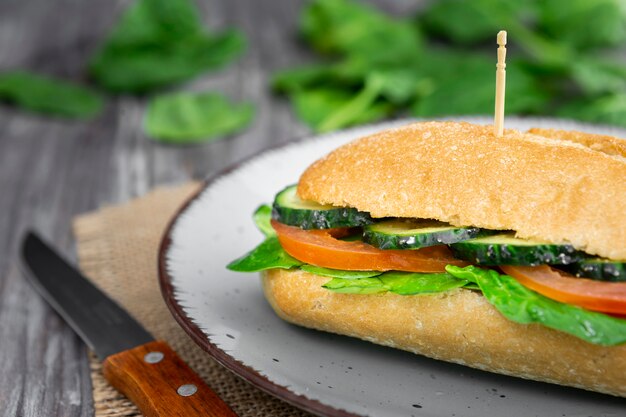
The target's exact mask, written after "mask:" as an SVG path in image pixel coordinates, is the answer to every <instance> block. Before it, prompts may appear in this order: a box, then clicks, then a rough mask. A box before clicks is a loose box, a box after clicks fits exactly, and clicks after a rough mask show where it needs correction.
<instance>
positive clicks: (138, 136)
mask: <svg viewBox="0 0 626 417" xmlns="http://www.w3.org/2000/svg"><path fill="white" fill-rule="evenodd" d="M129 3H130V1H128V0H91V1H84V0H53V1H49V0H30V1H20V0H1V1H0V71H1V70H6V69H13V68H26V69H31V70H36V71H40V72H43V73H47V74H50V75H54V76H59V77H64V78H67V79H69V80H74V81H77V82H85V81H86V79H87V77H86V74H85V72H84V68H85V62H86V60H87V58H88V57H89V55H90V53H92V52H93V50H94V48H96V47H97V45H98V44H99V42H101V40H102V38H103V36H104V35H105V33H106V32H107V30H108V29H109V28H110V27H111V25H112V24H113V22H114V21H115V20H116V18H117V17H118V16H119V14H120V13H121V12H122V11H123V8H124V7H125V6H126V5H128V4H129ZM197 3H198V5H199V6H200V8H201V10H202V13H203V17H204V20H205V22H206V24H207V25H208V26H209V27H211V28H215V29H219V28H224V27H229V26H236V27H239V28H241V29H242V30H243V31H244V32H245V33H246V36H247V38H248V40H249V47H248V50H247V52H246V54H245V55H244V56H243V57H242V58H241V59H239V60H238V61H237V62H236V63H235V64H234V65H232V66H230V67H228V68H226V69H224V70H221V71H219V72H216V73H209V74H206V75H205V76H202V77H199V78H198V79H196V80H194V81H192V82H190V83H188V84H186V85H183V86H181V88H182V89H186V90H216V91H220V92H223V93H225V94H227V95H229V96H231V97H232V98H233V99H235V100H242V99H246V100H250V101H253V102H254V103H255V104H256V105H257V108H258V111H257V118H256V120H255V121H254V122H253V124H252V126H251V128H250V129H249V130H247V131H246V132H243V133H242V134H240V135H238V136H235V137H231V138H227V139H225V140H222V141H218V142H214V143H208V144H201V145H197V146H189V147H172V146H163V145H161V144H158V143H155V142H153V141H150V140H149V139H147V138H146V137H145V136H144V135H143V133H142V130H141V120H142V115H143V109H144V106H145V101H144V100H142V99H137V98H133V97H126V96H123V97H117V98H113V99H111V100H110V101H109V102H108V104H107V107H106V109H105V111H104V112H103V113H102V114H101V115H100V116H99V117H97V118H95V119H93V120H91V121H88V122H76V121H65V120H62V119H51V118H45V117H40V116H35V115H31V114H28V113H23V112H20V111H18V110H15V109H13V108H11V107H9V106H5V105H2V104H0V416H2V417H14V416H24V417H46V416H71V417H84V416H91V415H92V414H93V404H92V398H91V386H90V379H89V365H88V362H87V356H86V351H85V348H84V347H83V344H82V342H81V341H80V340H79V339H78V338H77V337H76V336H75V335H74V334H73V332H72V331H71V330H70V329H69V328H68V327H67V326H66V325H65V324H64V323H63V322H62V320H61V319H60V318H59V317H58V316H57V315H56V314H55V313H54V312H53V311H52V310H51V309H50V308H49V307H48V306H47V305H46V304H45V303H44V302H43V301H42V300H41V299H40V298H39V296H38V295H37V294H36V293H35V292H34V291H33V290H32V289H31V288H30V287H29V285H28V283H27V282H26V281H25V279H24V277H23V276H22V274H21V272H20V270H19V264H18V262H17V256H16V254H17V245H18V242H19V239H20V237H21V236H22V234H23V233H24V231H25V230H26V229H27V228H31V227H32V228H35V229H37V230H38V231H39V232H40V233H41V234H42V236H43V237H45V238H46V239H47V240H48V241H50V242H53V243H54V244H55V246H56V247H57V248H59V249H60V250H61V251H62V252H63V253H64V255H65V256H66V257H67V258H68V259H71V260H75V258H76V257H75V255H74V248H73V238H72V236H71V228H70V225H71V219H72V218H73V217H74V216H75V215H77V214H79V213H84V212H87V211H90V210H94V209H96V208H97V207H99V206H102V205H106V204H115V203H118V202H122V201H126V200H128V199H130V198H133V197H136V196H139V195H141V194H143V193H145V192H146V191H147V190H149V189H150V188H152V187H153V186H155V185H157V184H164V183H178V182H182V181H186V180H188V179H190V178H195V179H201V178H203V177H205V176H207V175H210V174H212V173H215V172H217V171H219V170H221V169H223V168H224V167H226V166H228V165H230V164H232V163H233V162H235V161H238V160H241V159H243V158H245V157H248V156H250V155H252V154H255V153H257V152H258V151H259V150H261V149H263V148H265V147H268V146H272V145H275V144H280V143H285V142H287V141H289V140H291V139H293V138H296V137H300V136H303V135H304V134H307V133H308V129H307V128H306V127H304V126H303V125H302V124H300V123H299V122H297V121H296V120H295V118H294V116H293V114H292V112H291V109H290V106H289V105H288V103H287V102H286V101H285V100H283V99H282V98H277V97H274V96H273V95H272V94H271V93H270V91H269V89H268V79H269V76H270V75H271V74H272V73H273V72H274V71H275V70H277V69H279V68H283V67H287V66H292V65H296V64H299V63H303V62H306V61H308V60H310V58H311V57H310V55H309V53H308V52H307V51H306V50H305V48H303V46H302V45H301V44H299V43H298V41H297V40H296V37H295V27H296V22H297V14H298V11H299V10H300V7H301V6H302V4H303V1H293V0H272V1H269V0H268V1H258V0H237V1H230V0H202V1H197ZM375 3H379V4H382V5H383V6H385V8H386V9H388V10H390V11H391V12H394V13H396V14H402V13H405V12H407V11H409V10H412V9H413V8H414V7H415V5H414V4H415V2H414V1H413V0H402V1H392V0H384V1H383V0H379V1H375Z"/></svg>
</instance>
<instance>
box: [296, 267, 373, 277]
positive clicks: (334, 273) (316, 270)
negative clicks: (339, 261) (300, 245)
mask: <svg viewBox="0 0 626 417" xmlns="http://www.w3.org/2000/svg"><path fill="white" fill-rule="evenodd" d="M300 269H302V270H303V271H306V272H310V273H312V274H316V275H322V276H324V277H331V278H342V279H360V278H371V277H375V276H378V275H380V274H382V272H381V271H342V270H340V269H329V268H322V267H320V266H315V265H307V264H305V265H302V266H301V267H300Z"/></svg>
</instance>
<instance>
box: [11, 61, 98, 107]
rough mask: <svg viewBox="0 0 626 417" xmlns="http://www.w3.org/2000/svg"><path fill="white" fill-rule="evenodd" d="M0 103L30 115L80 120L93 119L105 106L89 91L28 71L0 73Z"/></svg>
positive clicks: (95, 94) (96, 95)
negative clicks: (20, 109) (10, 104)
mask: <svg viewBox="0 0 626 417" xmlns="http://www.w3.org/2000/svg"><path fill="white" fill-rule="evenodd" d="M0 100H4V101H7V102H9V103H13V104H15V105H17V106H19V107H21V108H23V109H25V110H30V111H32V112H37V113H43V114H50V115H56V116H64V117H73V118H81V119H83V118H89V117H93V116H94V115H96V114H97V113H99V112H100V110H102V106H103V105H104V103H103V100H102V97H100V95H98V94H97V93H95V92H93V91H92V90H90V89H88V88H85V87H81V86H79V85H76V84H72V83H69V82H67V81H61V80H58V79H54V78H50V77H46V76H43V75H39V74H34V73H31V72H27V71H12V72H5V73H0Z"/></svg>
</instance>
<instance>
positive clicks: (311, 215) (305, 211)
mask: <svg viewBox="0 0 626 417" xmlns="http://www.w3.org/2000/svg"><path fill="white" fill-rule="evenodd" d="M296 188H297V185H291V186H289V187H287V188H285V189H284V190H282V191H281V192H279V193H278V194H277V195H276V198H275V199H274V206H273V210H272V217H273V218H274V219H276V220H278V221H279V222H281V223H283V224H287V225H289V226H299V227H300V228H302V229H330V228H333V227H358V226H364V225H366V224H370V223H373V220H372V218H371V217H370V215H369V213H365V212H362V211H358V210H357V209H355V208H350V207H335V206H331V205H322V204H318V203H316V202H314V201H306V200H302V199H301V198H300V197H298V195H297V194H296Z"/></svg>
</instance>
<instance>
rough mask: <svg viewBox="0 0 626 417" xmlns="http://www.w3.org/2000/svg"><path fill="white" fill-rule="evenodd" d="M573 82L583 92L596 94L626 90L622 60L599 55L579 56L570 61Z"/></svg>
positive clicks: (624, 66)
mask: <svg viewBox="0 0 626 417" xmlns="http://www.w3.org/2000/svg"><path fill="white" fill-rule="evenodd" d="M571 73H572V78H573V79H574V82H575V83H576V84H577V85H578V86H579V87H580V88H581V89H582V91H583V92H584V93H585V94H589V95H596V94H603V93H611V92H614V91H626V65H624V62H621V61H617V60H610V59H605V58H599V57H588V58H580V59H577V60H575V61H574V62H572V64H571Z"/></svg>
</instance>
